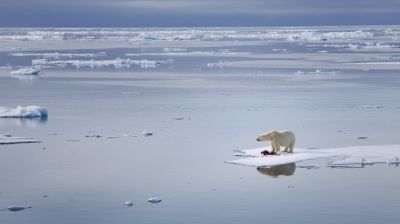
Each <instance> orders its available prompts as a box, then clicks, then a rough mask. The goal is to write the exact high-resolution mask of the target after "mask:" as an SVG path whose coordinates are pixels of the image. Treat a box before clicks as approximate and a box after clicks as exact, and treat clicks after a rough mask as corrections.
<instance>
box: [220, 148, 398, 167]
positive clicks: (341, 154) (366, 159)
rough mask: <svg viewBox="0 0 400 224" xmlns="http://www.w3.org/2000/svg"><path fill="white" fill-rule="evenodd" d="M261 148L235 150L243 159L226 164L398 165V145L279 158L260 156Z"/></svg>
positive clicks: (304, 152) (297, 151)
mask: <svg viewBox="0 0 400 224" xmlns="http://www.w3.org/2000/svg"><path fill="white" fill-rule="evenodd" d="M264 149H265V147H263V148H256V149H248V150H236V151H235V152H234V155H235V156H241V157H244V158H241V159H236V160H230V161H226V163H231V164H239V165H246V166H256V167H264V166H275V165H282V164H288V163H295V162H301V161H306V160H316V159H323V158H330V159H331V160H333V162H330V163H329V164H328V165H329V166H340V165H354V164H361V165H362V164H376V163H385V164H399V163H400V161H399V158H400V145H375V146H352V147H345V148H326V149H301V148H295V149H294V153H283V154H282V155H280V156H262V155H261V151H263V150H264Z"/></svg>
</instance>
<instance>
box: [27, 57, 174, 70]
mask: <svg viewBox="0 0 400 224" xmlns="http://www.w3.org/2000/svg"><path fill="white" fill-rule="evenodd" d="M168 63H172V60H165V61H154V60H147V59H143V60H132V59H129V58H128V59H124V58H116V59H114V60H93V59H92V60H48V59H33V60H32V65H41V66H57V67H66V66H74V67H76V68H84V67H89V68H102V67H107V66H114V67H115V68H130V67H131V66H132V65H136V66H140V67H141V68H155V67H157V66H159V65H161V64H168Z"/></svg>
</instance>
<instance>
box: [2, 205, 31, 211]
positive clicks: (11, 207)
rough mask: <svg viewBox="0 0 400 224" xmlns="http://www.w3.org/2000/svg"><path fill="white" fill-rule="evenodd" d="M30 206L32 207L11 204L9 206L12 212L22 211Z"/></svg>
mask: <svg viewBox="0 0 400 224" xmlns="http://www.w3.org/2000/svg"><path fill="white" fill-rule="evenodd" d="M28 208H32V207H31V206H9V207H8V208H7V210H8V211H10V212H18V211H22V210H25V209H28Z"/></svg>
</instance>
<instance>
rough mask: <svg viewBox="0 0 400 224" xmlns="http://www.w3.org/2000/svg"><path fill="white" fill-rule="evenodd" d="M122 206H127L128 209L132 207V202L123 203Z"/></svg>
mask: <svg viewBox="0 0 400 224" xmlns="http://www.w3.org/2000/svg"><path fill="white" fill-rule="evenodd" d="M124 205H126V206H128V207H131V206H133V202H131V201H126V202H125V203H124Z"/></svg>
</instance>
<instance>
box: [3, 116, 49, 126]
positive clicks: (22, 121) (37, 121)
mask: <svg viewBox="0 0 400 224" xmlns="http://www.w3.org/2000/svg"><path fill="white" fill-rule="evenodd" d="M46 123H47V117H32V118H3V119H0V126H17V127H29V128H35V127H38V126H39V125H43V124H46Z"/></svg>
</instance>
